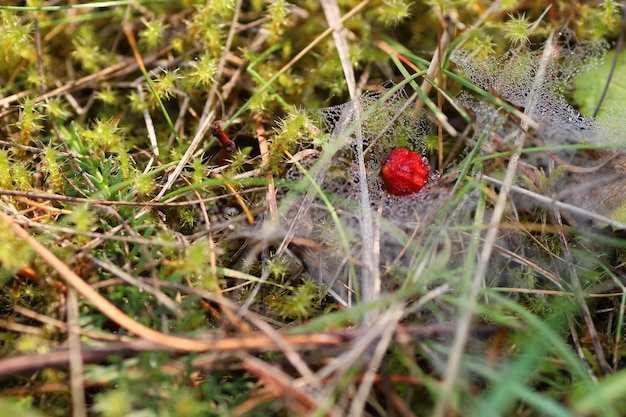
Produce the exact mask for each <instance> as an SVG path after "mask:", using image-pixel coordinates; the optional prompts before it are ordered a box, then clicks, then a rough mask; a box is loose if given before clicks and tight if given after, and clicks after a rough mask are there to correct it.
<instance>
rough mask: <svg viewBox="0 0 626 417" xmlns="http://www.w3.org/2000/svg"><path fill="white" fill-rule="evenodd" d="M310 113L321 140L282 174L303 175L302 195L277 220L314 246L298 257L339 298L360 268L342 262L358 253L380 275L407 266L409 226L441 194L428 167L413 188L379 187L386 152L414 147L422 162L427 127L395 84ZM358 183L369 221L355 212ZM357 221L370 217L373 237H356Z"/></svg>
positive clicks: (359, 227)
mask: <svg viewBox="0 0 626 417" xmlns="http://www.w3.org/2000/svg"><path fill="white" fill-rule="evenodd" d="M311 117H312V118H313V119H316V120H317V121H318V122H319V125H320V127H321V128H322V129H323V130H324V131H326V132H327V133H328V141H327V142H326V143H325V144H324V145H323V146H322V147H321V148H320V149H318V150H317V151H316V152H315V153H313V154H311V153H310V150H306V151H303V152H306V155H307V157H306V158H305V159H302V160H301V165H302V166H298V165H295V164H294V165H293V166H292V167H291V168H290V169H289V171H288V172H287V178H288V179H295V180H298V181H299V182H301V183H302V182H305V183H306V181H307V179H306V178H303V172H302V170H303V169H305V170H307V174H308V175H309V176H310V179H309V180H308V181H309V183H308V185H307V186H305V187H304V188H305V189H308V193H303V195H302V197H301V198H300V199H297V200H295V203H294V204H292V205H290V206H289V207H288V210H287V212H286V215H285V220H286V222H287V223H288V224H291V225H294V228H295V234H296V235H299V236H306V237H307V238H310V239H311V240H313V241H314V242H316V243H317V244H318V245H319V246H318V247H317V250H315V251H312V250H308V251H305V253H304V254H300V256H301V257H304V258H305V259H307V262H308V264H307V265H305V266H306V267H307V268H308V270H309V272H310V273H311V275H312V276H313V277H314V278H316V277H317V278H318V282H319V283H321V284H322V285H330V287H331V289H332V291H333V292H334V293H335V295H336V296H338V298H341V299H344V300H345V298H346V297H348V294H350V293H351V292H352V291H354V292H356V291H357V289H358V287H359V285H363V283H359V282H354V281H355V280H357V281H358V279H359V277H361V276H362V273H360V272H359V271H358V268H356V270H354V271H353V275H354V276H353V277H352V278H350V271H349V267H350V265H351V264H352V265H354V262H355V260H362V258H363V254H364V252H363V251H364V250H368V251H375V253H374V254H373V255H372V256H375V257H376V263H375V264H376V268H380V274H382V275H383V276H384V275H385V274H387V273H388V272H389V269H390V268H405V267H407V265H408V263H409V262H410V259H411V253H412V251H413V249H412V248H411V245H412V242H413V240H414V231H415V228H416V227H419V224H420V223H421V222H423V221H424V219H426V218H427V217H428V216H431V215H432V213H434V208H435V207H436V203H435V202H436V201H440V200H441V199H442V197H444V196H445V195H446V193H445V191H444V190H443V189H440V188H439V187H435V186H434V184H435V183H436V181H437V179H438V173H436V172H434V171H433V170H431V174H430V178H429V183H428V185H427V186H426V187H425V188H424V189H423V190H421V191H420V192H418V193H415V194H412V195H408V196H394V195H390V194H389V193H387V192H386V191H385V187H384V184H383V180H382V177H381V168H382V166H383V164H384V163H385V162H386V161H387V159H388V157H389V154H390V152H391V151H392V150H394V149H399V148H402V149H407V150H410V151H413V152H416V153H418V154H419V155H424V161H426V162H427V159H425V158H426V156H425V154H426V146H425V136H426V135H427V134H428V133H429V132H430V129H431V125H430V123H429V122H428V121H427V120H426V118H425V117H423V114H416V113H415V111H414V102H412V101H411V100H409V97H408V96H407V94H406V93H405V91H404V90H403V89H402V88H398V87H397V86H395V85H393V84H392V83H388V84H386V85H385V86H381V87H380V88H379V89H378V90H377V91H368V92H365V93H364V94H363V95H361V96H360V97H359V98H357V99H355V100H353V101H350V102H348V103H344V104H342V105H338V106H333V107H328V108H324V109H319V110H314V111H312V112H311ZM359 157H362V158H363V163H364V167H365V171H364V172H363V171H362V170H360V169H359ZM313 180H314V181H315V183H316V184H318V185H319V187H320V189H319V190H317V191H315V190H312V189H311V181H313ZM361 184H366V187H362V186H361ZM363 188H365V189H366V194H367V196H366V197H367V201H368V204H369V207H367V210H369V211H368V215H371V217H370V218H368V215H364V214H363V204H362V202H363ZM320 193H323V196H321V195H320ZM307 196H309V198H308V199H307ZM325 199H327V200H326V201H324V200H325ZM365 221H371V222H372V227H373V228H374V239H375V242H372V241H368V240H372V239H371V238H370V239H367V238H365V237H364V232H363V222H365ZM365 256H368V255H365ZM314 257H316V259H311V258H314ZM361 262H363V263H364V262H365V261H363V260H362V261H361ZM351 281H352V282H351ZM390 285H391V281H387V282H383V287H388V286H390Z"/></svg>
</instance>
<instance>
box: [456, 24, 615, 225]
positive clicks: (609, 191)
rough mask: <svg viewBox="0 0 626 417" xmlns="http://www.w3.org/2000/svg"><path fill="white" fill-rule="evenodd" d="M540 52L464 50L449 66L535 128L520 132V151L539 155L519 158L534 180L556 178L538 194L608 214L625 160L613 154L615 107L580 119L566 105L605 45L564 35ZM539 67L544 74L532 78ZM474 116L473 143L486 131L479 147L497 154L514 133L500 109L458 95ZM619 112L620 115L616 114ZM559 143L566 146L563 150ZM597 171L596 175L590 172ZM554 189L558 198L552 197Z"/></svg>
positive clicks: (601, 55)
mask: <svg viewBox="0 0 626 417" xmlns="http://www.w3.org/2000/svg"><path fill="white" fill-rule="evenodd" d="M554 42H555V45H552V48H551V49H550V51H552V52H551V54H548V56H546V54H545V53H544V52H545V51H546V49H547V46H546V45H544V47H543V48H540V49H531V48H530V47H528V46H523V47H516V48H512V49H510V50H509V51H508V52H506V53H505V54H503V55H502V56H498V57H493V56H492V57H480V58H479V57H475V56H473V55H472V53H471V51H456V52H455V53H453V54H452V57H451V59H452V61H453V62H455V63H456V64H457V66H458V67H459V68H460V69H461V71H462V72H463V73H464V75H465V76H466V77H467V78H469V79H470V80H471V81H472V83H474V84H475V85H476V86H478V87H480V88H482V89H484V90H486V91H489V92H491V93H493V94H494V95H496V96H497V97H499V98H501V99H503V100H505V101H507V102H509V103H511V104H513V105H514V106H516V107H518V108H519V109H520V110H522V111H524V113H525V114H526V115H527V116H528V117H530V118H531V119H532V120H533V121H534V122H535V123H536V127H535V128H533V129H530V130H529V131H528V132H526V133H527V134H528V137H529V139H530V140H529V141H527V144H528V146H535V147H537V146H544V147H547V149H546V151H545V152H542V153H533V154H529V156H527V157H525V160H526V161H528V163H530V164H531V165H532V166H533V167H535V168H537V169H539V170H541V173H542V174H544V173H545V174H550V173H558V175H559V176H560V180H558V181H557V180H556V177H557V175H554V178H555V181H553V182H552V184H551V185H552V187H551V189H549V190H545V191H546V192H547V193H549V194H550V193H552V194H551V197H554V198H556V199H559V200H562V201H565V202H567V203H571V204H573V205H576V206H577V207H580V208H582V209H585V210H590V211H592V212H595V213H599V214H602V215H608V216H615V213H614V211H615V210H617V209H619V207H620V206H621V205H622V203H623V200H622V198H621V197H619V196H617V195H616V191H617V190H620V189H623V188H624V187H625V186H626V182H625V181H624V178H623V177H624V174H626V164H625V163H624V162H623V161H625V160H626V156H625V155H624V152H623V151H622V150H621V149H620V148H623V145H624V144H626V129H625V128H626V123H624V120H625V118H624V112H623V109H613V112H612V117H608V118H605V119H604V120H596V119H593V118H591V117H588V116H584V115H582V114H580V113H579V112H578V111H577V110H576V109H575V108H574V107H573V106H572V105H570V104H569V103H568V101H567V96H568V94H569V93H570V92H571V88H572V81H573V79H574V78H575V77H576V76H577V75H579V74H580V73H582V72H586V71H593V70H594V69H595V68H597V67H598V66H599V64H600V63H601V61H602V59H603V58H604V54H605V52H606V49H607V47H608V45H607V43H606V42H604V41H581V40H578V39H577V38H576V37H575V36H574V34H573V33H572V32H571V31H569V30H566V29H563V30H561V31H560V32H559V33H558V34H557V36H556V37H555V39H554ZM540 69H541V70H543V71H545V72H544V73H542V74H541V76H539V72H540ZM459 99H460V101H461V102H462V103H463V104H464V106H465V107H467V108H469V109H471V110H472V111H473V113H474V114H475V118H476V126H477V128H476V130H475V135H474V138H473V140H475V141H477V140H478V138H479V136H480V135H481V134H482V133H483V132H484V131H486V130H492V131H493V136H492V140H489V141H487V142H486V143H485V145H484V146H485V149H486V150H487V151H488V152H495V151H498V150H504V149H506V148H507V146H509V145H510V144H511V143H512V141H513V140H514V138H515V137H516V136H517V135H518V134H520V126H519V123H518V122H515V121H514V119H513V118H512V117H510V115H508V114H506V113H505V112H503V111H502V109H500V108H498V107H496V106H494V105H492V104H489V103H487V102H486V101H485V100H479V99H477V98H476V97H474V96H471V95H469V94H468V93H463V94H461V95H460V97H459ZM620 113H621V115H620ZM581 144H585V145H591V146H593V145H598V146H599V147H602V146H611V144H613V145H615V147H614V148H613V149H605V150H602V149H598V150H596V151H587V150H582V148H581V147H580V146H578V147H577V145H581ZM566 145H571V146H570V147H569V149H568V148H567V146H566ZM594 167H597V169H594ZM559 190H560V192H559Z"/></svg>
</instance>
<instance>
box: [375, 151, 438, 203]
mask: <svg viewBox="0 0 626 417" xmlns="http://www.w3.org/2000/svg"><path fill="white" fill-rule="evenodd" d="M428 171H429V167H428V164H427V163H425V162H424V160H423V159H422V156H421V155H420V154H418V153H416V152H412V151H408V150H406V149H395V150H394V151H392V152H391V154H390V155H389V160H388V161H387V163H385V166H383V169H382V174H383V181H384V182H385V189H386V190H387V192H388V193H389V194H393V195H409V194H413V193H416V192H418V191H419V190H421V189H422V188H424V186H425V185H426V183H427V182H428Z"/></svg>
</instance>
